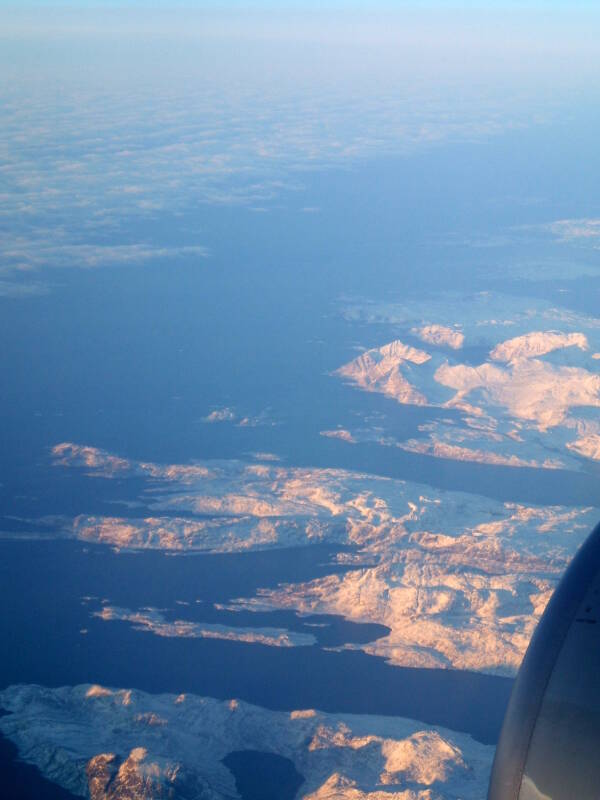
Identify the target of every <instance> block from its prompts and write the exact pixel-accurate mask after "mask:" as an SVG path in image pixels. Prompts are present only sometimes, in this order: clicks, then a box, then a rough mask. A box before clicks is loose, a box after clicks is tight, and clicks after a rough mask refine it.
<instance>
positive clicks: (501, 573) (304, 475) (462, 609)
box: [55, 443, 598, 674]
mask: <svg viewBox="0 0 600 800" xmlns="http://www.w3.org/2000/svg"><path fill="white" fill-rule="evenodd" d="M55 454H56V457H57V460H58V463H59V464H61V465H66V464H70V465H73V466H78V465H81V466H82V467H84V468H85V469H87V470H88V471H89V472H90V474H92V475H102V476H105V477H110V476H115V477H117V476H118V477H119V478H121V479H122V478H124V477H126V476H127V475H131V476H139V475H146V476H147V477H148V478H149V484H148V487H147V490H146V492H143V493H142V494H141V495H140V499H143V500H145V502H146V503H147V504H149V505H150V506H151V510H152V516H148V517H140V518H134V519H125V518H116V517H85V516H80V517H77V518H76V519H75V520H73V521H71V522H70V523H68V524H65V528H64V531H63V532H64V535H67V536H74V537H76V538H79V539H82V540H85V541H92V542H103V543H105V544H110V545H112V546H115V547H118V548H129V549H132V548H133V549H135V548H161V549H167V550H176V551H177V550H178V551H182V552H186V551H209V552H215V551H217V552H226V551H231V552H233V551H242V550H249V549H262V548H266V547H289V546H305V545H310V544H313V543H316V542H325V543H331V544H339V545H350V546H352V547H354V548H355V552H354V553H345V554H340V556H339V558H340V559H343V560H345V562H346V566H348V567H349V570H348V571H345V572H344V573H343V574H339V570H336V569H333V568H332V574H330V575H326V576H325V577H322V578H319V579H317V580H314V581H310V582H307V583H304V584H290V585H282V586H279V587H277V588H275V589H272V590H269V591H259V592H258V593H257V595H256V596H255V597H246V598H237V599H235V601H232V602H230V603H229V604H228V608H230V609H232V610H241V609H244V610H256V611H263V610H276V609H281V608H284V609H290V610H295V611H299V612H301V613H307V614H308V613H333V614H339V615H343V616H344V617H346V618H347V619H351V620H353V621H356V622H375V623H381V624H384V625H386V626H388V627H389V628H390V629H391V630H390V633H389V634H388V635H387V636H385V637H383V638H381V639H377V640H376V641H374V642H372V643H370V644H367V645H361V647H363V649H365V650H366V651H367V652H370V653H373V654H375V655H378V656H382V657H384V658H386V659H389V661H390V662H392V663H394V664H400V665H406V666H422V667H454V668H458V669H473V670H480V671H486V672H492V673H504V674H513V673H514V672H515V671H516V669H517V667H518V665H519V663H520V660H521V658H522V655H523V653H524V651H525V648H526V646H527V643H528V641H529V638H530V636H531V633H532V631H533V628H534V626H535V624H536V622H537V620H538V618H539V616H540V614H541V613H542V611H543V609H544V607H545V605H546V603H547V601H548V598H549V596H550V593H551V592H552V589H553V587H554V586H555V584H556V581H557V579H558V577H559V575H560V574H561V572H562V570H563V569H564V568H565V566H566V564H567V563H568V560H569V559H570V557H571V556H572V555H573V553H574V552H575V550H576V549H577V547H578V546H579V544H580V543H581V542H582V541H583V539H584V538H585V537H586V536H587V534H588V532H589V531H590V529H591V528H592V526H593V524H594V523H595V522H596V519H597V516H598V514H597V511H596V510H595V509H591V508H566V507H561V506H549V507H539V506H526V505H522V504H516V503H502V502H499V501H495V500H492V499H490V498H485V497H480V496H478V495H473V494H466V493H461V492H446V491H439V490H435V489H433V488H431V487H428V486H425V485H422V484H417V483H411V482H406V481H401V480H394V479H390V478H381V477H376V476H372V475H366V474H362V473H357V472H350V471H347V470H341V469H337V470H334V469H316V468H314V469H307V468H293V467H287V466H282V465H280V464H277V463H273V462H267V463H262V464H259V463H251V464H248V463H244V462H240V461H215V462H206V463H203V464H195V465H189V466H187V467H185V466H183V465H158V464H151V463H146V462H136V461H125V460H124V459H120V458H118V457H116V456H113V455H111V454H109V453H103V452H102V451H100V450H94V449H93V448H89V447H80V446H78V445H74V444H66V443H65V444H62V445H59V446H58V447H56V448H55ZM161 513H162V515H163V516H161ZM167 513H171V514H173V516H166V514H167ZM120 613H121V612H120ZM122 613H124V614H126V615H132V616H130V618H129V621H130V622H131V623H132V624H136V625H138V626H139V625H144V626H145V628H146V630H149V631H151V632H154V633H160V632H161V631H163V635H164V631H165V629H162V628H161V627H160V624H159V623H160V620H158V621H157V620H156V619H152V620H149V619H147V614H148V612H147V610H142V611H141V612H140V611H139V610H135V609H133V610H130V611H127V612H125V611H123V612H122ZM140 614H141V616H139V615H140ZM136 615H138V616H136ZM144 615H146V617H144ZM184 616H185V614H184V613H183V612H182V617H184ZM142 618H145V619H146V621H145V622H143V621H142ZM181 624H182V627H181V628H180V631H181V635H190V633H189V631H190V630H192V629H193V630H196V629H195V628H188V627H186V622H185V620H184V619H182V620H181ZM203 627H206V626H203ZM198 630H199V629H198ZM176 632H177V629H176V627H175V628H173V627H171V628H169V635H173V634H176ZM255 635H258V634H257V631H256V630H254V629H252V630H249V631H248V636H255ZM262 635H263V636H265V637H266V638H267V639H268V637H269V636H270V637H271V638H272V639H273V640H274V643H276V642H277V641H280V638H279V637H280V636H282V635H285V636H286V637H287V638H286V643H288V644H299V643H301V642H299V641H298V640H297V638H296V635H295V634H292V633H278V634H276V635H274V634H272V633H270V634H265V633H264V632H263V634H262Z"/></svg>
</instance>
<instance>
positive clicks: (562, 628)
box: [488, 525, 600, 800]
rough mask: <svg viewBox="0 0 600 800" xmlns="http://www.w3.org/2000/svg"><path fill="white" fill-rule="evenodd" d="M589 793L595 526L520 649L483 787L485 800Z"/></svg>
mask: <svg viewBox="0 0 600 800" xmlns="http://www.w3.org/2000/svg"><path fill="white" fill-rule="evenodd" d="M592 798H594V799H595V798H600V525H598V526H597V527H596V528H595V529H594V531H593V532H592V533H591V534H590V536H589V537H588V539H587V540H586V542H585V543H584V544H583V546H582V547H581V548H580V550H579V551H578V553H577V555H576V556H575V558H574V559H573V561H572V562H571V564H570V565H569V568H568V569H567V571H566V572H565V575H564V577H563V579H562V580H561V582H560V584H559V585H558V587H557V589H556V591H555V593H554V595H553V596H552V598H551V600H550V602H549V604H548V607H547V608H546V611H545V612H544V614H543V616H542V618H541V620H540V623H539V625H538V627H537V629H536V631H535V634H534V636H533V638H532V640H531V644H530V645H529V649H528V650H527V653H526V654H525V658H524V659H523V663H522V665H521V669H520V670H519V674H518V677H517V680H516V682H515V686H514V689H513V692H512V696H511V699H510V703H509V705H508V709H507V712H506V717H505V720H504V725H503V728H502V733H501V735H500V740H499V742H498V747H497V750H496V757H495V759H494V766H493V768H492V776H491V780H490V787H489V791H488V800H592Z"/></svg>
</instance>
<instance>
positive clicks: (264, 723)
mask: <svg viewBox="0 0 600 800" xmlns="http://www.w3.org/2000/svg"><path fill="white" fill-rule="evenodd" d="M0 707H3V708H5V709H7V710H8V711H10V712H12V713H10V714H8V715H6V716H4V717H1V718H0V731H1V732H2V734H3V735H4V736H7V737H8V738H9V739H11V740H12V741H13V742H14V743H15V744H16V745H17V747H18V749H19V756H20V758H22V759H23V760H25V761H27V762H28V763H31V764H34V765H35V766H37V767H38V769H40V770H41V772H42V773H43V774H44V775H45V776H46V777H47V778H48V779H50V780H52V781H54V782H55V783H58V784H60V785H61V786H63V787H64V788H66V789H68V790H70V791H71V792H73V793H74V794H77V795H80V796H82V797H90V798H91V800H108V799H109V798H116V797H136V798H139V800H144V798H147V800H150V798H157V797H169V798H171V800H190V799H191V798H203V800H222V799H223V800H224V798H229V799H230V798H236V797H238V794H237V791H236V788H235V783H234V779H233V775H232V774H231V773H230V771H229V770H228V769H227V768H226V767H225V765H224V764H223V763H222V759H223V758H225V756H227V754H228V753H230V752H233V751H236V750H249V749H252V750H259V751H263V752H269V753H275V754H278V755H280V756H283V757H285V758H288V759H290V760H291V761H292V762H293V763H294V766H295V768H296V769H297V771H298V772H299V773H300V774H301V775H302V776H303V777H304V783H303V784H302V786H301V788H300V791H299V793H298V797H299V798H306V799H307V800H308V798H310V800H317V799H318V800H324V799H325V798H333V797H335V798H339V800H356V799H357V798H365V800H366V799H368V800H379V798H385V800H458V798H461V799H462V800H480V798H481V797H483V796H484V794H485V787H486V785H487V781H488V777H489V771H490V768H491V762H492V757H493V752H494V748H493V747H490V746H486V745H482V744H479V743H478V742H476V741H474V740H473V739H472V738H471V737H470V736H468V735H467V734H461V733H456V732H452V731H449V730H446V729H443V728H431V727H428V726H424V725H423V724H422V723H418V722H413V721H411V720H407V719H402V718H398V717H375V716H354V715H336V714H325V713H321V712H317V711H313V710H299V711H292V712H291V713H288V712H277V711H268V710H265V709H263V708H259V707H257V706H252V705H249V704H247V703H244V702H241V701H237V700H230V701H218V700H213V699H210V698H205V697H198V696H196V695H190V694H186V695H179V696H176V695H169V694H163V695H150V694H146V693H144V692H141V691H137V690H133V689H128V690H122V689H121V690H113V689H108V688H105V687H101V686H91V685H83V686H75V687H62V688H59V689H48V688H45V687H41V686H31V685H22V686H13V687H10V688H8V689H6V690H4V691H2V692H0Z"/></svg>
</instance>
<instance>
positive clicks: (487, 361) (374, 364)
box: [336, 292, 600, 469]
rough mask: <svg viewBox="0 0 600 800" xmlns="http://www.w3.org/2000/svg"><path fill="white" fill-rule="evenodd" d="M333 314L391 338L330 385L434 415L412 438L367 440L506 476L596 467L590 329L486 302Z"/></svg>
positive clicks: (498, 298) (377, 306)
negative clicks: (524, 470) (503, 470)
mask: <svg viewBox="0 0 600 800" xmlns="http://www.w3.org/2000/svg"><path fill="white" fill-rule="evenodd" d="M344 314H345V316H346V317H347V318H348V319H350V320H353V321H361V322H364V323H377V324H378V325H382V324H383V325H384V326H387V328H388V329H389V331H390V335H394V339H393V341H391V342H390V341H387V342H384V343H382V345H381V346H380V347H375V348H372V349H369V350H367V351H366V352H364V353H362V354H361V355H360V356H358V357H357V358H355V359H353V360H352V361H350V362H348V363H347V364H344V365H343V366H341V367H340V368H339V369H338V370H337V373H336V374H337V375H338V376H339V377H341V378H342V379H344V380H345V381H347V382H349V383H351V384H354V385H355V386H357V387H359V388H360V389H363V390H366V391H370V392H378V393H381V394H383V395H386V396H387V397H390V398H392V399H394V400H396V401H397V402H398V403H402V404H410V405H420V406H429V407H433V408H438V409H440V414H439V417H438V418H437V419H434V420H433V421H428V422H426V423H424V424H423V425H422V426H421V432H422V434H423V435H422V436H419V437H418V438H411V439H407V440H395V439H393V438H392V437H391V436H386V435H385V433H383V434H382V433H381V432H380V431H378V432H377V433H376V434H372V435H371V438H378V439H379V440H380V441H381V442H382V443H385V444H393V445H396V446H398V447H400V448H402V449H404V450H408V451H410V452H416V453H423V454H427V455H433V456H437V457H440V458H447V459H454V460H461V461H475V462H481V463H489V464H503V465H506V466H515V467H519V466H530V467H545V468H557V467H562V468H568V469H585V468H586V465H589V461H590V460H592V461H593V460H598V459H599V458H600V420H599V418H598V408H599V407H600V374H599V370H598V350H600V322H599V321H598V319H596V318H592V317H586V316H584V315H581V314H577V313H575V312H572V311H569V310H566V309H562V308H556V307H553V306H551V305H549V304H547V303H544V302H543V301H540V300H538V299H532V298H527V297H521V298H517V297H513V296H502V295H497V294H491V293H487V292H482V293H479V294H474V295H472V296H468V295H464V294H458V293H457V294H456V295H441V296H439V297H437V298H433V299H431V300H428V301H427V302H423V303H418V302H417V303H411V304H402V303H376V302H373V303H365V302H364V301H357V302H356V303H349V304H348V305H347V306H346V307H345V309H344ZM413 341H414V342H415V343H416V342H417V341H418V343H419V345H420V347H419V348H416V347H414V346H413V345H412V344H411V342H413ZM421 345H422V347H421ZM448 412H450V413H448ZM349 434H350V436H351V437H352V438H358V436H359V434H356V433H355V432H354V431H349ZM362 435H363V437H364V435H365V434H364V432H363V434H362ZM368 435H369V434H367V436H368Z"/></svg>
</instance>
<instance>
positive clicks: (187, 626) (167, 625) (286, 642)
mask: <svg viewBox="0 0 600 800" xmlns="http://www.w3.org/2000/svg"><path fill="white" fill-rule="evenodd" d="M92 616H94V617H99V618H100V619H103V620H105V621H110V620H123V621H124V622H130V623H131V625H132V626H133V627H134V628H135V629H136V630H141V631H148V632H149V633H154V634H156V635H157V636H166V637H174V636H180V637H184V638H190V639H227V640H229V641H234V642H246V643H247V644H264V645H268V646H270V647H301V646H310V645H313V644H315V643H316V641H317V640H316V639H315V637H314V636H313V635H312V634H310V633H297V632H296V631H287V630H284V629H283V628H248V627H245V628H242V627H240V628H234V627H231V626H229V625H218V624H210V623H208V622H191V621H189V620H184V619H177V620H172V621H167V620H165V618H164V616H163V615H162V614H161V613H160V611H158V610H157V609H155V608H145V609H142V610H139V611H130V610H129V609H126V608H117V607H116V606H110V605H106V606H104V607H103V608H102V610H101V611H94V612H92Z"/></svg>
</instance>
